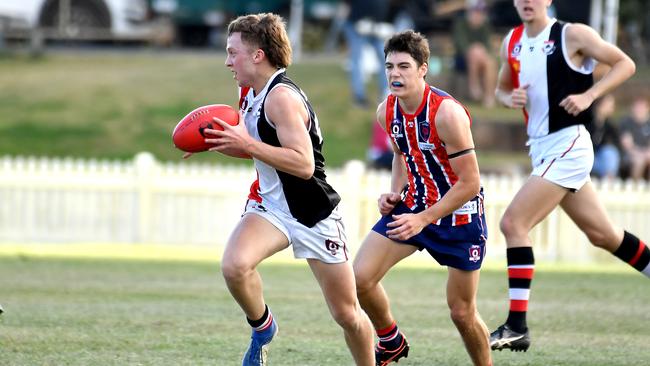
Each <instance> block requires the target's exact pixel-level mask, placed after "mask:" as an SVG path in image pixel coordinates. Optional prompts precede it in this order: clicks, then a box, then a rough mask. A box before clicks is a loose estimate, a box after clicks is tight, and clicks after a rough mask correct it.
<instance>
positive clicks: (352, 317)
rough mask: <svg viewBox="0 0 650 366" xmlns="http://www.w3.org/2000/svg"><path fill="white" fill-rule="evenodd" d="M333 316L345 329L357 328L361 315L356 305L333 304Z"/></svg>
mask: <svg viewBox="0 0 650 366" xmlns="http://www.w3.org/2000/svg"><path fill="white" fill-rule="evenodd" d="M330 311H331V313H332V318H334V321H336V323H337V324H338V325H340V326H341V328H343V329H356V328H357V327H358V326H359V323H360V321H361V317H360V314H359V311H358V310H357V308H356V307H355V306H332V307H331V310H330Z"/></svg>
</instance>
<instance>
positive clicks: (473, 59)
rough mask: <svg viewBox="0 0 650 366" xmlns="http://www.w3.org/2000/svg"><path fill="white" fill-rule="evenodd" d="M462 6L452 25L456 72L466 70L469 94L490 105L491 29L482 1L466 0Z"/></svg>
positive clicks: (492, 71) (493, 78)
mask: <svg viewBox="0 0 650 366" xmlns="http://www.w3.org/2000/svg"><path fill="white" fill-rule="evenodd" d="M465 10H466V11H465V13H464V14H463V15H462V16H459V17H457V18H456V20H455V22H454V26H453V41H454V47H455V49H456V55H455V60H454V68H455V70H456V71H457V72H466V73H467V83H468V88H469V95H470V97H471V98H472V99H473V100H475V101H481V102H482V103H483V105H485V106H486V107H491V106H493V105H494V101H495V99H494V98H495V97H494V90H495V88H496V77H497V66H496V62H495V60H494V57H493V56H492V54H491V49H492V47H491V44H490V36H491V35H492V29H491V27H490V23H489V21H488V14H487V11H486V6H485V2H484V1H483V0H468V1H467V3H466V7H465Z"/></svg>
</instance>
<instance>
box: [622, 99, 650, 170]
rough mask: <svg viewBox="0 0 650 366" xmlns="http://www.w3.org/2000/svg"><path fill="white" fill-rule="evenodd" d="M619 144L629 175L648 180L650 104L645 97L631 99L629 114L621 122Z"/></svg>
mask: <svg viewBox="0 0 650 366" xmlns="http://www.w3.org/2000/svg"><path fill="white" fill-rule="evenodd" d="M621 145H622V146H623V151H624V153H625V155H624V161H625V163H626V164H627V165H628V166H629V173H630V177H631V178H632V179H641V178H645V179H649V180H650V105H649V104H648V98H647V97H645V96H637V97H636V98H634V100H633V101H632V105H631V106H630V115H629V116H627V117H625V118H624V119H623V121H622V122H621Z"/></svg>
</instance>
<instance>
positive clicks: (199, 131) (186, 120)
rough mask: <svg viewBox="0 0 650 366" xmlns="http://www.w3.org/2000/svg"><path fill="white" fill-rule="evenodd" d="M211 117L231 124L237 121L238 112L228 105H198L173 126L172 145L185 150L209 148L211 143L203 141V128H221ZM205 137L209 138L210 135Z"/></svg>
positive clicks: (204, 149) (233, 124)
mask: <svg viewBox="0 0 650 366" xmlns="http://www.w3.org/2000/svg"><path fill="white" fill-rule="evenodd" d="M212 117H217V118H219V119H220V120H222V121H224V122H226V123H228V124H230V125H231V126H235V125H236V124H237V123H239V113H238V112H237V111H236V110H235V109H234V108H232V107H231V106H229V105H226V104H210V105H205V106H203V107H199V108H197V109H195V110H193V111H191V112H190V113H188V114H187V116H185V117H183V119H181V120H180V122H178V124H177V125H176V127H174V132H172V140H173V141H174V145H175V146H176V147H177V148H178V149H181V150H183V151H187V152H201V151H206V150H208V149H209V148H211V147H212V145H211V144H206V143H205V139H206V135H204V133H203V130H205V129H206V128H210V129H214V130H223V128H221V126H220V125H219V124H218V123H217V122H215V121H214V120H213V119H212ZM207 137H208V138H210V135H208V136H207Z"/></svg>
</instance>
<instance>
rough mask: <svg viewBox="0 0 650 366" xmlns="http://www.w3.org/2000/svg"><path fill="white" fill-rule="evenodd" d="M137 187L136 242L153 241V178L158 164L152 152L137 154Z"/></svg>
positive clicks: (135, 165)
mask: <svg viewBox="0 0 650 366" xmlns="http://www.w3.org/2000/svg"><path fill="white" fill-rule="evenodd" d="M134 168H135V169H134V170H135V172H134V173H135V185H136V186H135V187H136V195H137V201H138V206H137V210H138V224H137V226H136V230H137V231H136V233H135V235H134V239H135V242H136V243H140V244H142V243H151V242H152V240H151V239H152V236H151V221H152V215H153V212H152V197H153V183H152V182H153V180H154V176H155V175H156V171H157V168H158V165H157V163H156V159H155V158H154V156H153V155H152V154H151V153H148V152H140V153H138V154H137V155H136V156H135V164H134Z"/></svg>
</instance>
